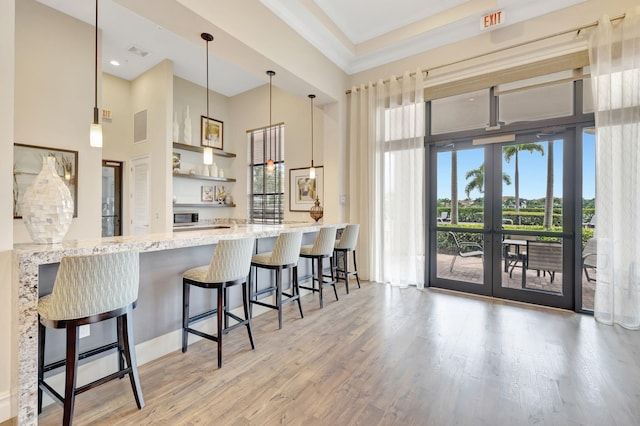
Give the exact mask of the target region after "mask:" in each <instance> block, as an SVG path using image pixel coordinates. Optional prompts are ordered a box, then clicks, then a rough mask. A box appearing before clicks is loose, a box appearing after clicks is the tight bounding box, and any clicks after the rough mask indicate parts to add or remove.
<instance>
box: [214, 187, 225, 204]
mask: <svg viewBox="0 0 640 426" xmlns="http://www.w3.org/2000/svg"><path fill="white" fill-rule="evenodd" d="M215 190H216V192H215V197H216V199H215V201H216V202H217V203H218V204H224V199H225V198H226V197H227V188H226V187H225V186H224V185H216V188H215Z"/></svg>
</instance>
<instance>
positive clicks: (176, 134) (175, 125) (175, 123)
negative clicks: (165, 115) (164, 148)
mask: <svg viewBox="0 0 640 426" xmlns="http://www.w3.org/2000/svg"><path fill="white" fill-rule="evenodd" d="M179 140H180V124H178V113H177V112H174V113H173V142H178V141H179Z"/></svg>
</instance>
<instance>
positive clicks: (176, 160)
mask: <svg viewBox="0 0 640 426" xmlns="http://www.w3.org/2000/svg"><path fill="white" fill-rule="evenodd" d="M171 165H172V167H173V172H174V173H176V172H179V171H180V153H179V152H175V151H174V152H173V156H172V158H171Z"/></svg>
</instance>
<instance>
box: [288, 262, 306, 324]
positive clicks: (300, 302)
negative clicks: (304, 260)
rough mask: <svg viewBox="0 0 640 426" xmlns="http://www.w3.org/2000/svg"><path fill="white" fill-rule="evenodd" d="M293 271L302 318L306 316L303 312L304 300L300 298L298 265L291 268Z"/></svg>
mask: <svg viewBox="0 0 640 426" xmlns="http://www.w3.org/2000/svg"><path fill="white" fill-rule="evenodd" d="M291 272H292V273H293V286H294V288H293V290H295V292H296V294H297V295H298V309H299V310H300V318H304V314H303V313H302V301H301V300H300V283H299V282H298V266H294V267H293V268H292V270H291Z"/></svg>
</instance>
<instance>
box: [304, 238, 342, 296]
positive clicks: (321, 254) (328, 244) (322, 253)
mask: <svg viewBox="0 0 640 426" xmlns="http://www.w3.org/2000/svg"><path fill="white" fill-rule="evenodd" d="M336 231H337V230H336V227H335V226H323V227H322V228H320V231H319V232H318V236H317V237H316V240H315V242H314V243H313V245H308V246H302V247H301V248H300V257H304V258H307V259H311V287H305V286H300V288H304V289H307V290H311V291H317V292H318V293H319V295H320V308H322V307H323V300H322V289H323V288H324V287H327V286H330V285H331V286H333V292H334V293H335V295H336V300H338V291H337V290H336V281H335V279H334V276H333V261H332V257H333V248H334V246H335V241H336ZM327 258H328V259H329V264H330V268H329V270H330V272H331V275H329V276H325V275H324V274H323V271H322V263H323V260H324V259H327ZM314 260H315V261H316V262H315V264H314ZM316 265H317V267H316ZM316 269H317V271H316ZM329 277H330V278H331V280H330V281H325V280H324V279H325V278H329ZM316 282H317V283H318V288H316V285H315V283H316Z"/></svg>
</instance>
